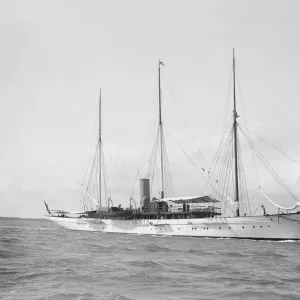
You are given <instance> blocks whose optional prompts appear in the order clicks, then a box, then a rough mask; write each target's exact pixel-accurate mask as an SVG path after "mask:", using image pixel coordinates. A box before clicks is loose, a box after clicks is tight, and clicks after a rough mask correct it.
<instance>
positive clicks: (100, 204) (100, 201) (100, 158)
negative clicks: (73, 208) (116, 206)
mask: <svg viewBox="0 0 300 300" xmlns="http://www.w3.org/2000/svg"><path fill="white" fill-rule="evenodd" d="M101 139H102V137H101V89H100V96H99V207H101V206H102V199H101V187H102V184H101V182H102V180H101V170H102V165H101V162H102V140H101Z"/></svg>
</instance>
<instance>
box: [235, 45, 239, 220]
mask: <svg viewBox="0 0 300 300" xmlns="http://www.w3.org/2000/svg"><path fill="white" fill-rule="evenodd" d="M237 118H238V114H237V112H236V98H235V56H234V49H233V136H234V173H235V176H234V177H235V206H236V216H237V217H239V216H240V208H239V202H240V199H239V174H238V145H237Z"/></svg>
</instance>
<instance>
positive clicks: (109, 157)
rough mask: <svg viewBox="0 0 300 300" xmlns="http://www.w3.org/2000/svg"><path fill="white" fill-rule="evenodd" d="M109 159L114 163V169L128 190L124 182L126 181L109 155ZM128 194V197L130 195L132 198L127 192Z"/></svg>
mask: <svg viewBox="0 0 300 300" xmlns="http://www.w3.org/2000/svg"><path fill="white" fill-rule="evenodd" d="M108 158H109V159H110V160H111V161H112V165H113V167H114V169H115V171H116V172H117V174H118V175H119V178H120V180H121V182H122V184H123V185H124V187H125V188H126V189H127V187H126V184H125V181H124V179H123V177H122V175H121V174H120V172H119V171H118V169H117V167H116V166H115V164H114V162H113V160H112V158H111V157H110V156H109V155H108ZM127 193H128V195H129V197H130V193H129V192H128V191H127Z"/></svg>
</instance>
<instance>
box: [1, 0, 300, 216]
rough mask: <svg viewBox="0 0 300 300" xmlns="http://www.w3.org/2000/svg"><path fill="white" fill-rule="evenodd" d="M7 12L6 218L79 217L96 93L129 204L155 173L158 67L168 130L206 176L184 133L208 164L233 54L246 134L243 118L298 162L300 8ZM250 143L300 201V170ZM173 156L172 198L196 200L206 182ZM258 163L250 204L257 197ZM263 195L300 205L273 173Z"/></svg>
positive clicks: (227, 4)
mask: <svg viewBox="0 0 300 300" xmlns="http://www.w3.org/2000/svg"><path fill="white" fill-rule="evenodd" d="M0 4H1V10H0V37H1V46H0V104H1V109H0V138H1V147H0V216H5V217H8V216H11V217H36V218H39V217H42V216H43V215H44V214H45V208H44V204H43V201H44V200H45V201H46V202H47V203H48V205H49V207H50V208H61V209H65V210H75V209H80V196H81V189H80V188H79V186H78V184H77V181H82V179H83V176H84V173H85V171H86V167H87V162H88V160H89V157H90V153H91V149H92V145H93V143H94V140H95V137H96V135H97V117H98V98H99V90H100V88H101V89H102V100H103V117H102V124H103V141H104V142H103V145H104V152H105V158H106V163H107V168H108V173H109V174H108V175H109V183H110V189H111V194H112V197H113V199H114V203H115V204H122V206H126V205H128V204H129V195H130V194H131V193H132V190H133V188H134V183H135V178H136V176H137V171H138V170H139V176H141V177H142V176H145V173H146V171H147V166H146V164H147V162H148V158H149V155H150V154H149V153H148V154H145V155H144V160H145V162H144V164H143V165H142V164H141V163H140V160H141V155H142V153H143V152H144V149H145V145H148V144H149V143H150V144H151V128H153V126H154V121H155V120H157V94H158V93H157V91H158V76H157V67H158V60H159V59H161V60H162V61H163V62H164V64H165V67H163V68H162V98H163V122H164V124H165V126H166V128H167V129H168V130H169V131H170V132H172V135H173V136H174V137H175V138H176V140H177V141H178V142H179V143H180V145H182V147H183V148H184V150H185V152H186V153H187V154H188V155H189V157H191V158H193V160H194V161H195V163H196V164H197V165H198V166H199V167H201V166H203V165H205V162H204V160H203V158H201V156H200V154H199V151H198V150H197V147H196V146H195V144H194V142H193V140H192V138H191V136H190V135H189V131H188V130H187V127H186V124H187V125H188V128H189V130H190V132H191V133H192V136H193V138H194V139H195V140H196V142H197V145H198V146H199V148H200V149H201V152H202V153H203V155H204V157H205V160H206V161H207V162H208V164H211V163H212V160H213V157H214V154H215V152H216V150H217V147H218V143H219V141H220V138H221V130H222V124H223V116H224V110H225V107H226V101H227V99H230V101H231V99H232V90H230V89H231V88H232V87H231V85H230V84H231V82H232V81H231V72H232V49H233V48H235V54H236V69H237V81H238V88H237V98H238V103H237V109H238V112H239V115H240V118H239V121H240V122H242V123H244V124H245V117H246V120H247V124H248V126H249V129H250V130H251V132H254V133H255V134H258V135H259V136H261V137H263V138H264V139H266V140H267V141H268V142H270V143H271V144H273V145H274V146H276V147H277V148H278V149H280V150H281V151H283V152H285V153H287V154H288V155H289V156H291V157H292V158H293V159H294V160H296V161H300V139H299V135H300V124H299V122H298V115H299V113H300V101H299V96H300V91H299V82H300V74H299V70H300V59H299V53H300V43H299V38H298V36H299V32H300V3H299V1H296V0H295V1H276V0H270V1H268V0H264V1H253V0H252V1H245V0H239V1H230V0H229V1H222V0H219V1H217V0H216V1H212V0H210V1H176V0H173V1H155V0H153V1H131V0H128V1H92V0H89V1H76V0H72V1H56V0H54V1H30V0H29V1H14V0H10V1H3V0H2V1H0ZM241 100H242V101H241ZM231 110H232V108H229V112H231ZM230 115H231V113H229V116H230ZM149 141H150V142H149ZM253 142H254V143H255V142H257V145H258V148H259V149H260V150H261V151H262V153H263V155H264V156H265V157H266V158H267V160H268V162H269V163H270V164H271V165H272V167H274V169H275V170H276V171H277V172H278V173H279V175H280V176H281V177H282V179H283V180H284V182H285V183H286V185H287V186H288V187H289V188H290V189H291V190H292V191H293V192H294V193H295V194H298V195H300V176H299V175H300V165H299V163H297V162H295V161H292V160H290V159H287V158H286V156H283V155H282V154H280V153H278V152H276V151H275V152H274V149H272V148H270V147H269V146H268V145H267V144H266V143H263V142H262V140H261V139H259V138H258V137H255V136H253ZM166 144H167V149H168V153H169V160H170V167H171V170H172V176H173V184H174V188H175V192H176V195H177V196H182V195H195V194H199V193H200V192H201V191H202V190H203V186H204V182H203V179H202V177H201V176H200V174H199V172H198V171H197V170H195V168H194V167H193V165H192V164H191V163H190V162H189V160H188V159H187V157H186V155H184V154H183V153H182V151H181V150H180V149H179V148H178V147H177V146H176V144H174V142H173V141H172V138H171V137H170V136H168V135H167V134H166ZM149 147H150V146H149V145H148V146H147V147H146V148H147V149H148V150H149V149H150V150H151V147H150V148H149ZM150 150H149V151H150ZM149 151H148V152H149ZM147 155H148V156H147ZM251 157H252V156H251V155H250V154H248V155H246V156H245V160H244V167H245V169H246V168H247V167H248V168H249V169H250V171H249V172H248V173H247V174H246V175H247V177H249V182H250V183H249V189H250V192H249V193H251V191H255V189H256V188H257V185H258V184H257V182H255V180H256V179H255V178H256V175H255V173H254V168H253V162H252V161H251ZM141 166H142V167H141ZM258 168H259V169H260V167H259V166H258ZM143 173H144V174H143ZM260 185H261V186H262V187H264V188H265V189H266V190H267V191H268V192H269V194H270V195H272V196H274V199H276V201H278V203H279V204H287V205H292V204H294V202H293V200H291V199H290V198H289V197H288V196H284V194H282V190H281V189H280V188H277V187H276V186H275V184H273V181H272V180H271V179H270V177H268V176H267V175H265V173H262V175H261V177H260ZM137 186H138V184H137V185H136V187H137ZM251 195H252V194H251ZM251 197H252V196H251ZM135 198H136V199H137V202H139V199H138V198H139V192H138V189H136V190H135ZM260 201H262V199H261V198H259V197H256V198H255V199H254V200H253V209H255V208H256V207H257V206H258V205H259V203H260ZM270 209H271V207H270Z"/></svg>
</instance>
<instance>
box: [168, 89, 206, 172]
mask: <svg viewBox="0 0 300 300" xmlns="http://www.w3.org/2000/svg"><path fill="white" fill-rule="evenodd" d="M167 90H168V92H169V93H170V95H171V98H172V100H173V101H174V103H175V105H178V103H177V101H176V99H175V97H174V95H173V93H172V91H171V90H170V89H169V88H167ZM178 106H179V105H178ZM179 108H180V107H179ZM180 114H181V117H182V119H183V122H184V125H185V127H186V128H187V130H188V132H189V134H190V136H191V138H192V140H193V142H194V144H195V146H196V148H197V149H198V151H199V153H200V156H201V157H202V158H203V160H204V162H205V164H206V167H207V168H209V167H210V166H209V164H208V162H207V160H206V159H205V157H204V155H203V153H202V151H201V150H200V148H199V146H198V144H197V142H196V139H195V138H194V136H193V134H192V132H191V130H190V128H189V127H188V124H187V122H186V120H185V118H184V117H183V113H182V110H180Z"/></svg>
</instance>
